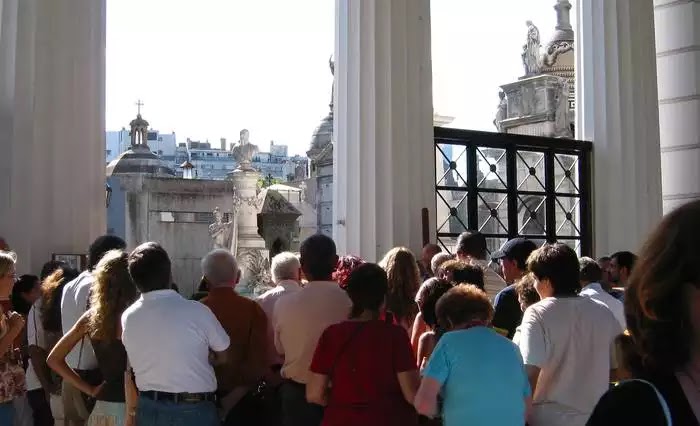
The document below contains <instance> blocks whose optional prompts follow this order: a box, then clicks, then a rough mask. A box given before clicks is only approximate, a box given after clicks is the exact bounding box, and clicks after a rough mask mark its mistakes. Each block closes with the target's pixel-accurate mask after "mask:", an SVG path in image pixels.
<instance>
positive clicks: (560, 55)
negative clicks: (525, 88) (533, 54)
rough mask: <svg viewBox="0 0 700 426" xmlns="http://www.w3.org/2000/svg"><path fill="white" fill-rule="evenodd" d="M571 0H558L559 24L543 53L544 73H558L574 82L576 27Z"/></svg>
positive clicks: (556, 7)
mask: <svg viewBox="0 0 700 426" xmlns="http://www.w3.org/2000/svg"><path fill="white" fill-rule="evenodd" d="M571 7H572V6H571V3H570V2H569V0H558V1H557V4H556V6H554V9H555V10H556V12H557V26H556V29H555V31H554V36H552V39H551V40H550V42H549V43H548V44H547V47H546V48H545V51H544V54H543V55H542V70H541V71H542V74H550V75H556V76H558V77H564V78H566V79H568V80H569V83H570V84H571V83H573V82H574V77H575V71H574V70H575V68H574V67H575V65H576V54H575V53H574V29H573V27H572V26H571V20H570V13H571Z"/></svg>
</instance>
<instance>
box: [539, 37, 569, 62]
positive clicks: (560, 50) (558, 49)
mask: <svg viewBox="0 0 700 426" xmlns="http://www.w3.org/2000/svg"><path fill="white" fill-rule="evenodd" d="M572 50H574V44H573V43H572V42H569V41H555V42H552V43H550V44H549V46H547V50H546V51H545V53H544V55H543V56H542V65H544V66H545V67H551V66H553V65H554V64H556V62H557V59H558V58H559V55H562V54H564V53H566V52H570V51H572Z"/></svg>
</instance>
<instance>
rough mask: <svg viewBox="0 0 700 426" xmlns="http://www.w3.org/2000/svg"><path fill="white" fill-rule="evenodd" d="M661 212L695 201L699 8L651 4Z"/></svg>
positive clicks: (699, 185)
mask: <svg viewBox="0 0 700 426" xmlns="http://www.w3.org/2000/svg"><path fill="white" fill-rule="evenodd" d="M654 9H655V13H654V15H655V22H656V57H657V58H656V65H657V72H658V79H659V86H658V87H659V124H660V127H661V177H662V183H663V207H664V212H668V211H669V210H672V209H673V208H675V207H677V206H679V205H681V204H684V203H686V202H688V201H692V200H697V199H700V32H699V31H698V28H700V3H698V2H697V1H671V0H655V1H654Z"/></svg>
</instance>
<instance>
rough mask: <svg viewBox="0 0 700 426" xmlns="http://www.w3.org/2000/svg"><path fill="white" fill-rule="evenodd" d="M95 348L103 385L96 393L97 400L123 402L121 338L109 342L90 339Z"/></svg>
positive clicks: (124, 358)
mask: <svg viewBox="0 0 700 426" xmlns="http://www.w3.org/2000/svg"><path fill="white" fill-rule="evenodd" d="M90 343H92V348H93V349H94V350H95V357H96V358H97V365H98V366H99V368H100V372H101V373H102V378H103V380H104V386H102V389H101V390H100V393H99V395H97V400H99V401H108V402H125V400H126V398H125V396H124V372H126V349H125V348H124V344H123V343H122V342H121V340H117V339H114V340H112V341H111V342H105V341H103V340H95V339H90Z"/></svg>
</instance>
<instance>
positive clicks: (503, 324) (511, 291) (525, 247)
mask: <svg viewBox="0 0 700 426" xmlns="http://www.w3.org/2000/svg"><path fill="white" fill-rule="evenodd" d="M536 248H537V246H536V245H535V243H533V242H532V241H530V240H528V239H525V238H513V239H512V240H509V241H507V242H506V243H505V244H503V246H501V249H500V250H498V251H496V252H495V253H493V255H492V256H491V260H493V261H494V262H498V263H499V264H500V265H501V268H502V269H503V278H504V279H505V281H506V283H508V284H509V285H508V287H506V288H504V289H503V290H501V291H500V293H498V294H497V295H496V298H495V299H494V302H493V303H494V308H495V313H494V316H493V321H492V322H491V324H492V325H493V326H494V327H496V328H500V329H502V330H505V331H507V332H508V338H509V339H512V338H513V335H514V334H515V329H516V328H517V327H518V326H519V325H520V322H521V321H522V319H523V312H522V310H521V309H520V302H518V295H517V293H516V292H515V283H516V281H518V280H519V279H520V278H522V277H523V275H525V274H526V273H527V265H526V263H527V258H528V257H529V256H530V253H532V252H533V251H534V250H535V249H536Z"/></svg>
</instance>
